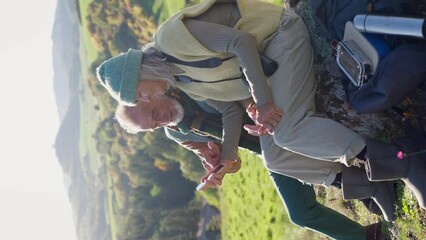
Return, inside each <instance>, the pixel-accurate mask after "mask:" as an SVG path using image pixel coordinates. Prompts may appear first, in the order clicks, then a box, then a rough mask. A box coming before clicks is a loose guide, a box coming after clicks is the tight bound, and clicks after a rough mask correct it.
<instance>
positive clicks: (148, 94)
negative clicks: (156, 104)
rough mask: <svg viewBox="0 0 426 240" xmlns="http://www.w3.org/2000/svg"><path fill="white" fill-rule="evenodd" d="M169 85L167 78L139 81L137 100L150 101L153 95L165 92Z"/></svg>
mask: <svg viewBox="0 0 426 240" xmlns="http://www.w3.org/2000/svg"><path fill="white" fill-rule="evenodd" d="M167 87H168V84H167V82H166V81H165V80H144V81H139V83H138V89H137V92H136V100H137V101H142V102H149V101H151V99H152V98H153V97H155V96H158V95H163V94H165V93H166V91H167Z"/></svg>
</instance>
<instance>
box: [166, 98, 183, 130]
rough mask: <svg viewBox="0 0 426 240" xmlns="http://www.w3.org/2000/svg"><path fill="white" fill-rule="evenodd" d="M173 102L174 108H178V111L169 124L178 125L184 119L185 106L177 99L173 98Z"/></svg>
mask: <svg viewBox="0 0 426 240" xmlns="http://www.w3.org/2000/svg"><path fill="white" fill-rule="evenodd" d="M171 100H172V102H173V108H174V109H176V111H177V113H176V114H175V115H174V116H173V118H174V119H173V120H172V121H171V122H170V123H169V124H167V126H176V125H177V124H178V123H180V121H182V119H183V114H184V112H183V107H182V105H181V104H180V103H179V102H178V101H176V100H175V99H171Z"/></svg>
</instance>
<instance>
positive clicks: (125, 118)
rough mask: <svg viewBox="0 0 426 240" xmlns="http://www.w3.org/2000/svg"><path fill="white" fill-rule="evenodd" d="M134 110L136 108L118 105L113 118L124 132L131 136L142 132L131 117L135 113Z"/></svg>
mask: <svg viewBox="0 0 426 240" xmlns="http://www.w3.org/2000/svg"><path fill="white" fill-rule="evenodd" d="M136 110H137V108H136V107H130V106H126V105H123V104H118V105H117V108H116V110H115V117H114V118H115V119H116V120H117V121H118V123H119V124H120V126H121V127H122V128H123V129H124V130H125V131H126V132H128V133H131V134H137V133H138V132H143V131H144V130H143V129H142V128H141V127H140V126H139V124H138V123H136V121H135V119H134V118H133V117H132V115H133V114H135V113H136Z"/></svg>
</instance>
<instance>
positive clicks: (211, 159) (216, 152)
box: [201, 141, 220, 171]
mask: <svg viewBox="0 0 426 240" xmlns="http://www.w3.org/2000/svg"><path fill="white" fill-rule="evenodd" d="M201 158H202V161H201V164H202V165H203V167H204V169H206V170H207V171H210V170H212V169H213V168H214V167H216V166H217V165H218V164H219V163H220V147H219V145H218V144H216V143H215V142H212V141H209V142H207V148H206V150H204V151H203V152H202V153H201Z"/></svg>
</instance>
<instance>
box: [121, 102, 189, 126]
mask: <svg viewBox="0 0 426 240" xmlns="http://www.w3.org/2000/svg"><path fill="white" fill-rule="evenodd" d="M129 114H130V116H131V118H132V119H134V120H135V121H136V123H137V124H138V125H139V126H140V128H141V129H142V130H144V131H153V130H155V129H158V128H161V127H165V126H174V125H176V124H178V123H179V122H180V121H181V120H182V118H183V108H182V105H181V104H180V103H179V102H178V101H176V100H175V99H173V98H170V97H169V96H166V95H158V96H153V97H152V98H151V99H150V102H142V101H139V102H138V103H137V105H136V107H134V108H132V110H131V111H130V112H129Z"/></svg>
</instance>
